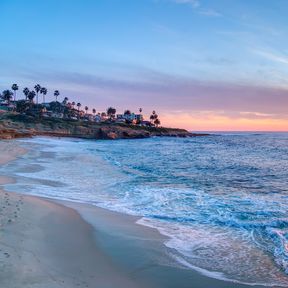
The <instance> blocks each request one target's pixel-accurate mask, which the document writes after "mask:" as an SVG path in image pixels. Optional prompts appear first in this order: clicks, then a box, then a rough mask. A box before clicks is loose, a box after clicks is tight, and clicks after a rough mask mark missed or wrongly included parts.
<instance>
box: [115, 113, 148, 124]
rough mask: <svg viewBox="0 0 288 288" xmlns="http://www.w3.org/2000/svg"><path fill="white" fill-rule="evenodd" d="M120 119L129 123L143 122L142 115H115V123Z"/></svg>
mask: <svg viewBox="0 0 288 288" xmlns="http://www.w3.org/2000/svg"><path fill="white" fill-rule="evenodd" d="M121 119H124V120H126V121H130V122H136V123H139V122H141V121H143V115H142V114H134V113H131V114H117V115H116V121H119V120H121Z"/></svg>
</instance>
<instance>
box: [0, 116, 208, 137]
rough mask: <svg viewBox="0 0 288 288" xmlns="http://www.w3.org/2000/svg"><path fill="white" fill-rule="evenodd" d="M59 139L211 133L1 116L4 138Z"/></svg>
mask: <svg viewBox="0 0 288 288" xmlns="http://www.w3.org/2000/svg"><path fill="white" fill-rule="evenodd" d="M37 135H42V136H57V137H78V138H86V139H113V140H114V139H134V138H148V137H151V136H169V137H193V136H206V135H207V134H194V133H189V132H188V131H186V130H184V129H174V128H163V127H161V128H155V127H152V128H151V127H139V126H133V125H124V124H113V123H93V122H81V121H69V120H62V119H35V118H32V117H28V116H25V115H1V116H0V139H13V138H19V137H33V136H37Z"/></svg>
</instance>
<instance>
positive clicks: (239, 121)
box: [160, 114, 288, 132]
mask: <svg viewBox="0 0 288 288" xmlns="http://www.w3.org/2000/svg"><path fill="white" fill-rule="evenodd" d="M160 120H161V123H162V125H163V126H166V127H177V128H184V129H187V130H190V131H275V132H287V131H288V119H273V118H269V119H268V118H265V119H247V118H229V117H225V116H219V115H211V114H210V115H206V116H203V115H197V116H191V115H190V114H181V115H179V114H173V115H172V116H171V115H168V114H163V115H162V116H161V119H160Z"/></svg>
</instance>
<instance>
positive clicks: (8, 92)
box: [2, 90, 13, 105]
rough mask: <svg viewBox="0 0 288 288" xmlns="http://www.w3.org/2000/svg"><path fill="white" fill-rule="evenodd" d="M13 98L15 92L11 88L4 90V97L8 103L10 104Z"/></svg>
mask: <svg viewBox="0 0 288 288" xmlns="http://www.w3.org/2000/svg"><path fill="white" fill-rule="evenodd" d="M12 98H13V92H12V91H11V90H4V91H3V92H2V99H3V100H4V101H6V102H7V104H8V105H10V101H11V100H12Z"/></svg>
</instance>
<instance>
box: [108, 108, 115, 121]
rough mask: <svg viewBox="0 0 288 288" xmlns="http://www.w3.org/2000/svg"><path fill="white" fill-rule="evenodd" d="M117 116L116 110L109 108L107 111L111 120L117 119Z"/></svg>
mask: <svg viewBox="0 0 288 288" xmlns="http://www.w3.org/2000/svg"><path fill="white" fill-rule="evenodd" d="M115 114H116V109H115V108H113V107H109V108H108V109H107V115H108V117H109V118H110V119H112V118H114V117H115Z"/></svg>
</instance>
